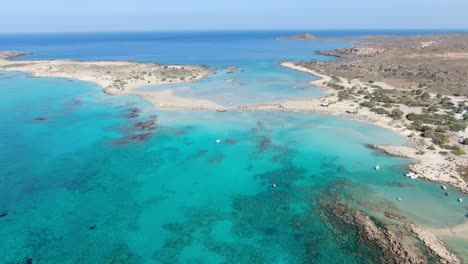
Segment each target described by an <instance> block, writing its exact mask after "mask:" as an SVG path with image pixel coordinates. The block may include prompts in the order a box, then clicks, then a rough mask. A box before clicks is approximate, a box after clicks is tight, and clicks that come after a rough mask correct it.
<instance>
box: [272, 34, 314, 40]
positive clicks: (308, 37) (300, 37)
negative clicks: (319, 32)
mask: <svg viewBox="0 0 468 264" xmlns="http://www.w3.org/2000/svg"><path fill="white" fill-rule="evenodd" d="M276 40H319V38H318V37H317V36H315V35H312V34H310V33H304V34H299V35H294V36H289V37H279V38H276Z"/></svg>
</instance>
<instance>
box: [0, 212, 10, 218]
mask: <svg viewBox="0 0 468 264" xmlns="http://www.w3.org/2000/svg"><path fill="white" fill-rule="evenodd" d="M7 215H8V211H2V212H0V218H2V217H5V216H7Z"/></svg>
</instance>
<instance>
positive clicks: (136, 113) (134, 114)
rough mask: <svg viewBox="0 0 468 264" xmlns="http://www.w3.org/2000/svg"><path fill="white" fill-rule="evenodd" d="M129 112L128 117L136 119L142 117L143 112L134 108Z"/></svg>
mask: <svg viewBox="0 0 468 264" xmlns="http://www.w3.org/2000/svg"><path fill="white" fill-rule="evenodd" d="M129 110H130V114H129V115H128V117H130V118H135V117H138V116H140V113H141V110H140V109H139V108H136V107H132V108H129Z"/></svg>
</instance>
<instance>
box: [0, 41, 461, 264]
mask: <svg viewBox="0 0 468 264" xmlns="http://www.w3.org/2000/svg"><path fill="white" fill-rule="evenodd" d="M293 33H295V32H262V33H261V34H260V33H258V34H253V33H252V32H244V33H241V32H231V33H229V34H227V33H223V34H222V33H219V32H218V33H209V34H208V33H200V32H198V33H191V34H189V33H165V34H162V33H159V34H157V33H128V34H123V35H121V34H111V33H105V34H68V35H67V34H65V35H40V36H38V35H20V36H1V37H0V49H1V50H11V49H15V50H26V51H34V54H33V55H29V56H26V57H24V58H18V59H46V58H72V59H81V60H100V59H115V60H121V59H128V60H136V61H156V62H163V63H179V64H182V63H184V64H185V63H193V64H207V65H208V66H210V67H213V68H217V69H218V73H217V74H216V75H214V76H212V77H210V78H208V79H206V80H204V81H203V82H201V83H199V84H190V86H191V88H190V89H188V88H186V87H185V88H184V87H182V86H180V87H179V86H176V87H174V89H179V90H178V92H179V93H180V94H181V95H183V96H188V97H196V98H209V99H212V100H215V101H218V102H223V103H229V102H230V103H244V102H256V101H262V100H263V99H268V100H270V99H275V98H285V97H300V96H311V95H319V94H320V93H319V92H318V91H317V90H316V89H314V87H310V85H309V84H308V82H309V81H310V80H312V77H311V76H308V75H305V74H302V73H297V72H293V71H290V70H288V69H283V68H281V67H279V66H278V62H279V61H280V60H282V59H311V58H316V59H325V58H320V57H317V55H314V52H315V51H316V50H318V49H324V48H335V47H340V46H345V45H347V44H345V43H314V42H275V41H273V40H272V39H273V38H274V37H277V36H282V35H291V34H293ZM365 33H368V32H361V33H359V32H355V33H354V34H355V35H356V34H365ZM187 34H188V35H187ZM321 34H324V35H325V34H328V35H329V36H335V35H336V34H338V33H337V32H321ZM341 34H343V33H341ZM348 34H351V33H348ZM318 35H319V34H318ZM328 35H327V36H328ZM228 65H237V66H239V70H238V71H236V72H235V73H234V74H228V73H226V71H225V70H222V68H224V67H226V66H228ZM241 70H243V71H241ZM226 75H232V76H233V77H232V78H236V79H237V80H238V81H240V82H243V83H245V85H244V86H241V87H240V88H239V87H236V88H233V87H229V86H227V85H228V84H226V82H224V78H226V77H225V76H226ZM148 89H150V88H148ZM151 89H161V87H156V88H151ZM232 89H238V90H235V92H234V91H232ZM0 91H1V92H2V104H0V127H1V130H0V165H1V168H2V169H1V170H0V212H3V213H6V215H5V216H3V217H1V218H0V224H1V227H0V236H1V237H2V240H1V241H0V260H2V262H3V263H24V262H26V261H28V259H31V260H32V261H33V263H106V262H109V263H304V262H307V263H372V262H373V260H372V259H371V258H370V257H369V256H367V255H363V254H360V252H366V251H364V249H362V248H365V246H364V245H360V244H356V245H354V244H350V243H349V242H347V243H345V242H344V241H343V240H340V239H337V237H336V235H335V233H334V232H333V230H331V229H330V228H329V223H327V221H326V219H325V218H323V217H322V216H321V212H322V211H321V210H322V208H320V206H319V204H318V202H317V201H318V200H319V199H322V198H323V196H324V193H326V192H327V191H329V190H331V189H338V190H343V192H345V193H346V194H347V196H346V197H348V198H349V199H350V200H351V202H352V203H355V204H357V205H359V204H361V205H362V204H364V202H366V203H371V204H372V205H373V206H375V207H380V208H385V210H387V211H391V212H395V213H399V214H401V215H404V216H406V217H407V218H408V219H410V220H411V221H414V222H416V223H418V224H420V225H423V226H426V227H442V226H446V225H449V224H457V223H461V222H462V221H464V219H465V214H466V211H467V208H466V207H464V205H463V204H459V203H457V202H456V199H455V197H464V198H465V200H467V198H468V197H466V196H463V195H461V194H457V193H456V191H455V190H450V192H451V193H452V194H453V195H452V196H451V197H445V196H443V192H442V190H441V189H440V188H439V186H438V185H436V184H430V183H427V182H423V181H412V180H408V179H407V178H406V177H404V176H403V173H404V172H405V171H406V167H407V165H408V164H409V163H410V162H411V161H410V160H406V159H401V158H394V157H388V156H385V155H381V154H379V153H377V152H375V151H374V150H372V149H369V148H368V147H367V144H372V143H379V144H390V143H391V144H401V143H403V142H404V139H403V138H400V137H399V136H397V135H395V134H393V133H391V132H390V131H388V130H385V129H382V128H379V127H375V126H371V125H367V124H363V123H358V122H352V121H349V120H343V119H338V118H332V117H324V116H317V115H304V114H286V113H260V112H235V111H231V112H227V113H216V112H203V111H200V112H183V111H158V110H155V109H154V108H153V107H152V105H150V104H149V103H147V102H145V101H144V100H142V99H140V98H137V97H132V96H113V97H109V96H106V95H104V94H103V93H102V92H101V91H100V90H99V88H98V87H96V86H95V85H93V84H90V83H86V82H79V81H71V80H65V79H56V78H31V77H28V76H27V75H25V74H22V73H5V72H3V73H0ZM247 95H248V97H249V98H245V97H246V96H247ZM262 96H264V97H262ZM268 100H263V101H268ZM135 109H139V112H138V116H137V117H132V116H131V114H132V113H136V112H137V111H136V110H135ZM37 118H44V119H39V120H36V119H37ZM152 118H157V121H158V122H157V126H155V127H153V128H152V129H149V130H141V129H139V128H138V127H137V126H136V125H137V124H138V122H144V121H147V120H149V119H152ZM217 139H221V140H222V141H221V143H220V144H216V142H215V141H216V140H217ZM376 164H379V165H380V166H381V170H380V171H378V172H377V171H375V170H373V166H374V165H376ZM273 185H275V186H276V188H274V187H273ZM396 197H401V198H403V201H401V202H398V201H396ZM325 198H327V197H325ZM370 213H372V212H370ZM346 236H348V239H349V240H347V241H355V240H354V239H355V238H354V237H353V234H348V235H346ZM451 244H453V246H454V248H456V249H457V248H459V249H463V248H466V243H465V242H463V241H462V242H459V241H455V242H454V241H451ZM357 248H359V250H357ZM361 249H362V250H363V251H361ZM460 251H461V250H460Z"/></svg>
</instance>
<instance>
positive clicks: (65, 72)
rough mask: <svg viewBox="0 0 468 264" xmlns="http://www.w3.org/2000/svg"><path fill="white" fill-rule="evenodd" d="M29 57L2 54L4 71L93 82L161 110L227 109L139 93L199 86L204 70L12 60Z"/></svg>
mask: <svg viewBox="0 0 468 264" xmlns="http://www.w3.org/2000/svg"><path fill="white" fill-rule="evenodd" d="M26 54H28V53H25V52H16V51H7V52H0V70H1V71H21V72H29V73H30V74H31V75H32V76H35V77H60V78H70V79H77V80H82V81H88V82H93V83H96V84H97V85H99V86H100V87H101V88H102V89H103V91H104V92H105V93H106V94H109V95H118V94H133V95H138V96H141V97H144V98H145V99H147V100H148V101H150V102H151V103H153V104H154V105H155V106H156V107H158V108H164V109H187V110H208V109H210V110H217V109H224V108H225V107H224V106H221V105H218V104H216V103H214V102H211V101H208V100H196V99H188V98H180V97H177V96H174V95H173V93H172V91H171V90H163V91H151V92H148V91H145V92H143V91H139V90H138V89H137V88H140V87H145V86H155V85H163V84H174V83H180V82H196V81H199V80H201V79H203V78H204V77H206V76H207V75H208V74H210V73H211V71H210V69H208V68H207V67H205V66H195V65H161V64H155V63H137V62H129V61H96V62H94V61H91V62H88V61H75V60H34V61H31V60H12V58H14V57H18V56H23V55H26Z"/></svg>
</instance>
